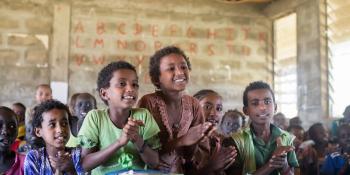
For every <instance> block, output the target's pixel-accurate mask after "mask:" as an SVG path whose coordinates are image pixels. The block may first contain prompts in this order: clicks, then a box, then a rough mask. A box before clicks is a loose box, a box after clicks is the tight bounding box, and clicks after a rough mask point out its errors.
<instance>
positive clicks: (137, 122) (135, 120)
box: [128, 118, 144, 126]
mask: <svg viewBox="0 0 350 175" xmlns="http://www.w3.org/2000/svg"><path fill="white" fill-rule="evenodd" d="M130 121H131V122H132V123H133V124H135V125H137V126H144V123H143V121H142V120H137V119H133V118H128V122H130Z"/></svg>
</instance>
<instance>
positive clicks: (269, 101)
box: [264, 99, 272, 105]
mask: <svg viewBox="0 0 350 175" xmlns="http://www.w3.org/2000/svg"><path fill="white" fill-rule="evenodd" d="M264 103H265V104H266V105H268V104H271V103H272V100H271V99H265V100H264Z"/></svg>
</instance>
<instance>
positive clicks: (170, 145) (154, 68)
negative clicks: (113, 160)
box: [139, 46, 213, 173]
mask: <svg viewBox="0 0 350 175" xmlns="http://www.w3.org/2000/svg"><path fill="white" fill-rule="evenodd" d="M149 69H150V70H149V75H150V77H151V81H152V83H153V85H154V86H155V87H156V88H157V90H156V92H154V93H151V94H147V95H145V96H143V97H142V98H141V99H140V101H139V106H140V107H144V108H147V109H148V110H149V111H150V112H151V113H152V115H153V116H154V118H155V120H156V121H157V123H158V126H159V128H160V130H161V131H160V133H159V137H160V141H161V143H162V148H161V150H160V165H159V167H158V168H159V169H160V170H161V171H164V172H171V173H183V172H184V168H185V167H184V166H185V165H189V166H191V164H192V161H191V159H192V155H193V152H194V149H195V148H196V144H197V143H198V142H199V141H200V140H201V139H202V138H203V137H204V136H208V135H210V133H211V132H210V131H212V130H213V129H212V127H211V123H210V122H206V123H204V117H203V114H202V112H201V109H200V105H199V103H198V101H197V100H196V99H195V98H193V97H191V96H188V95H185V94H184V90H185V88H186V85H187V84H188V82H189V70H190V69H191V64H190V62H189V58H188V57H187V56H186V55H185V54H184V53H183V51H182V50H181V49H179V48H177V47H173V46H169V47H165V48H163V49H161V50H158V51H157V52H156V53H155V54H154V55H153V56H151V58H150V62H149Z"/></svg>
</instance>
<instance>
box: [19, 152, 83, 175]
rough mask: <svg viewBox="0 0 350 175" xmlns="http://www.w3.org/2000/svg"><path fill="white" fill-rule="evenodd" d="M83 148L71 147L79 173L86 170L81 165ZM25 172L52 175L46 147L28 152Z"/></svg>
mask: <svg viewBox="0 0 350 175" xmlns="http://www.w3.org/2000/svg"><path fill="white" fill-rule="evenodd" d="M80 154H81V149H79V148H73V149H71V157H72V161H73V164H74V168H75V170H76V173H77V174H78V175H83V174H84V170H83V166H82V165H81V161H80V158H81V156H80ZM24 174H25V175H51V174H55V172H52V169H51V165H50V161H49V156H48V155H47V153H46V149H45V147H43V148H40V149H38V150H31V151H29V152H28V154H27V156H26V159H25V161H24Z"/></svg>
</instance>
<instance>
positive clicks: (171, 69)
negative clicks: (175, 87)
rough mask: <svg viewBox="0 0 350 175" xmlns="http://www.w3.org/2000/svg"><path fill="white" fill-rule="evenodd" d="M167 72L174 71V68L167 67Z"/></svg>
mask: <svg viewBox="0 0 350 175" xmlns="http://www.w3.org/2000/svg"><path fill="white" fill-rule="evenodd" d="M167 70H169V71H175V67H174V66H171V67H168V69H167Z"/></svg>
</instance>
